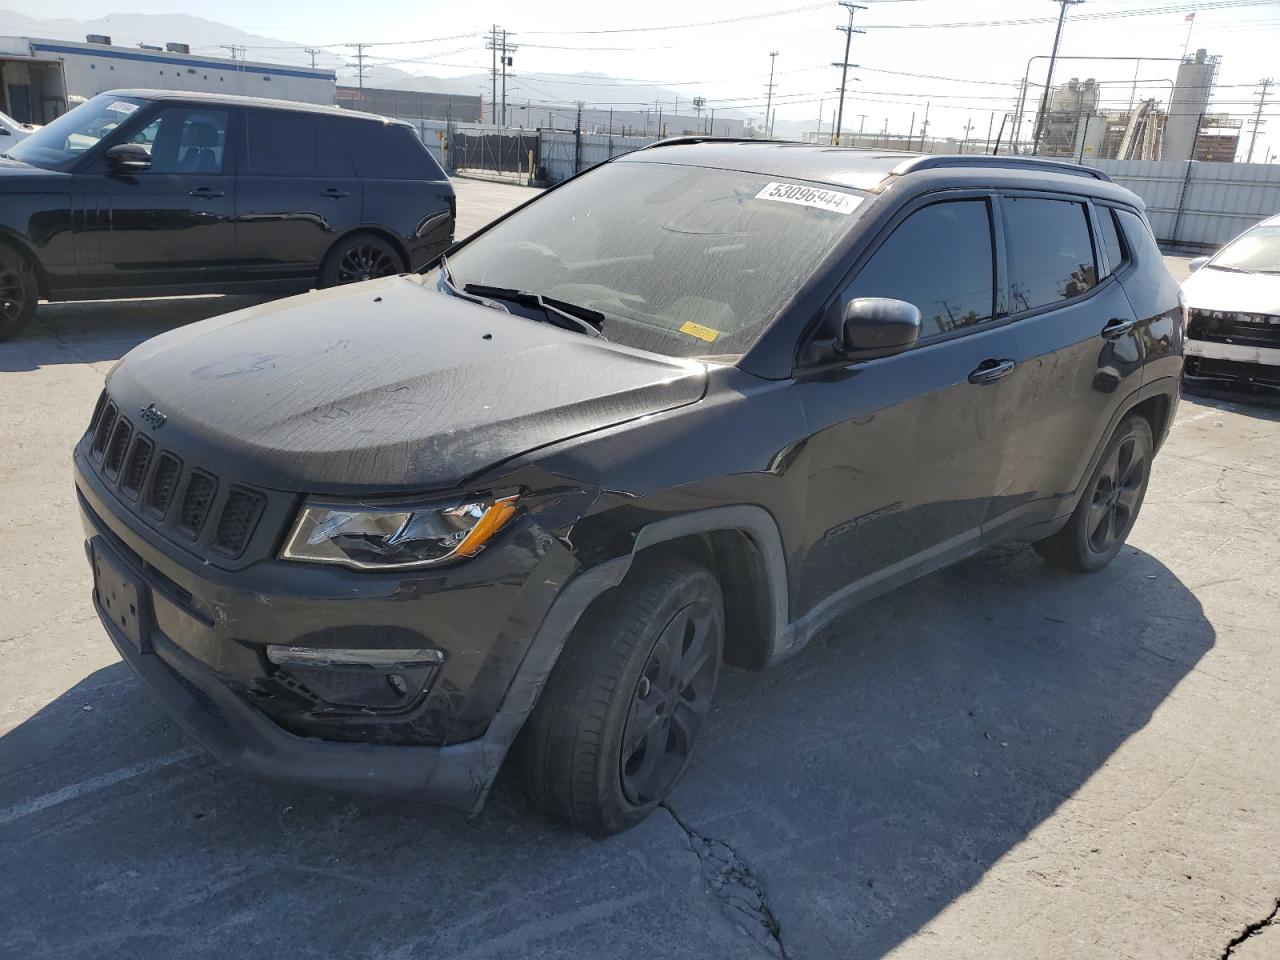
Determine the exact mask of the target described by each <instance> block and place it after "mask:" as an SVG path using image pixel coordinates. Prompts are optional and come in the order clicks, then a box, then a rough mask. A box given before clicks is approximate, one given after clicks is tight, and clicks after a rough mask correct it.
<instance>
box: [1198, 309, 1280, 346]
mask: <svg viewBox="0 0 1280 960" xmlns="http://www.w3.org/2000/svg"><path fill="white" fill-rule="evenodd" d="M1187 333H1188V335H1189V336H1190V337H1191V338H1192V339H1196V340H1214V341H1218V342H1222V341H1227V342H1230V343H1236V344H1240V345H1241V346H1254V347H1276V346H1280V315H1275V314H1266V313H1238V312H1234V311H1230V310H1198V309H1197V310H1192V311H1191V323H1190V325H1189V326H1188V328H1187Z"/></svg>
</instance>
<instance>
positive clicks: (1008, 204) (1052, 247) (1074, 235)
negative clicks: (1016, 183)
mask: <svg viewBox="0 0 1280 960" xmlns="http://www.w3.org/2000/svg"><path fill="white" fill-rule="evenodd" d="M1003 210H1004V222H1005V244H1006V247H1007V249H1008V251H1009V290H1010V311H1011V312H1012V313H1021V312H1022V311H1023V310H1034V309H1035V308H1036V307H1044V306H1048V305H1049V304H1052V303H1057V302H1059V301H1060V300H1070V299H1071V298H1072V297H1078V296H1079V295H1080V294H1082V293H1085V292H1086V291H1088V290H1090V289H1091V288H1093V287H1095V286H1097V283H1098V268H1097V266H1096V264H1095V263H1094V259H1093V244H1092V243H1091V242H1090V240H1089V219H1088V215H1087V214H1088V211H1087V210H1086V209H1085V206H1084V204H1082V203H1077V202H1075V201H1071V200H1041V199H1038V198H1032V197H1006V198H1005V200H1004V204H1003Z"/></svg>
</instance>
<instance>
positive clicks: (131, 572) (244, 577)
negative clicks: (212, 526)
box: [76, 469, 620, 811]
mask: <svg viewBox="0 0 1280 960" xmlns="http://www.w3.org/2000/svg"><path fill="white" fill-rule="evenodd" d="M76 480H77V491H78V494H79V501H80V506H81V514H82V519H83V524H84V530H85V542H86V543H85V545H86V552H87V553H88V555H89V560H90V562H91V564H92V565H93V568H94V606H95V608H96V610H97V613H98V615H99V618H100V619H101V620H102V623H103V625H104V627H105V628H106V630H107V632H108V634H109V635H110V637H111V640H112V642H113V643H114V644H115V646H116V648H117V649H118V650H119V651H120V654H121V656H122V657H123V658H124V659H125V660H126V661H127V662H128V663H129V665H130V666H131V667H132V668H133V669H134V671H135V672H136V673H137V674H138V676H139V677H140V678H141V679H142V680H143V681H144V682H145V683H146V685H147V686H148V687H150V688H151V689H152V690H153V691H154V692H155V694H156V695H157V696H158V697H159V699H160V701H161V702H162V704H163V705H164V706H165V708H166V709H167V710H168V712H169V713H170V714H172V715H173V717H174V719H175V720H177V722H178V723H179V724H180V725H181V726H182V727H183V728H184V729H185V730H186V731H187V732H188V733H189V734H191V735H192V736H193V737H195V739H196V740H198V741H199V742H200V743H201V744H202V745H204V746H205V747H206V748H207V749H208V750H209V751H210V752H211V753H213V754H214V756H216V757H217V758H218V759H219V760H220V761H222V762H223V763H226V764H228V765H231V766H234V767H237V768H239V769H242V770H244V771H246V772H248V773H251V774H254V775H257V776H260V777H264V778H267V779H271V780H277V781H283V782H287V783H292V784H299V785H304V786H309V787H316V788H321V789H331V790H341V791H353V792H361V793H368V794H376V795H383V796H397V797H404V798H411V799H415V800H423V801H427V802H430V803H434V804H440V805H444V806H451V807H456V808H461V809H464V810H469V811H476V810H478V809H479V808H480V806H481V805H482V804H483V802H484V799H485V796H486V795H487V793H488V790H489V787H490V785H491V784H492V781H493V778H494V777H495V776H496V774H497V771H498V769H499V767H500V766H501V764H502V761H503V758H504V757H505V755H506V753H507V750H508V748H509V747H510V745H511V743H512V742H513V741H514V739H515V736H516V734H517V733H518V732H519V730H520V728H521V726H522V725H523V723H524V720H525V718H526V717H527V716H528V713H529V712H530V710H531V709H532V707H533V704H534V702H535V701H536V698H537V695H538V693H539V692H540V690H541V688H542V685H543V683H544V682H545V679H546V677H547V675H549V673H550V670H551V668H552V667H553V666H554V663H555V659H556V657H557V656H558V655H559V651H560V649H561V647H562V646H563V641H564V638H565V637H566V636H567V635H568V632H569V630H570V629H571V628H572V625H573V623H574V622H575V621H576V619H577V616H578V615H580V613H581V611H582V610H583V609H585V607H586V605H587V603H589V602H590V600H591V599H592V598H593V597H594V595H595V592H596V591H595V590H594V589H592V590H583V589H581V586H580V584H579V581H591V579H592V578H591V577H578V578H577V579H576V580H572V581H571V578H572V577H573V575H574V574H575V572H576V570H577V563H576V561H575V560H574V559H573V557H572V556H571V555H570V554H569V551H568V549H567V548H566V547H565V546H564V545H563V544H562V543H561V542H560V541H559V540H557V539H556V538H555V537H552V536H550V535H548V534H546V533H545V531H543V530H542V529H541V528H540V527H538V526H537V525H536V524H533V523H532V522H531V521H528V520H526V521H525V523H524V525H523V526H522V527H513V529H512V530H511V531H509V533H508V535H507V536H506V538H505V543H504V546H503V547H502V548H495V549H493V550H490V551H485V553H483V554H481V555H480V556H479V557H477V558H476V559H475V560H473V561H469V562H468V563H466V564H464V565H462V566H460V567H458V568H455V569H454V570H451V571H436V572H434V573H432V574H430V575H425V574H424V575H419V576H416V577H405V576H403V575H401V576H396V577H377V576H374V577H370V576H367V575H362V574H359V573H355V572H351V571H342V570H338V569H322V568H318V567H315V566H313V565H307V564H296V563H291V562H287V561H270V562H264V563H261V564H258V565H256V567H250V568H247V569H244V570H238V571H227V570H220V569H217V568H215V567H213V566H212V565H209V564H203V565H202V564H199V563H193V562H192V561H191V560H189V559H187V558H185V557H183V556H182V554H181V551H180V550H179V549H176V548H174V547H172V545H170V544H167V543H166V542H164V541H163V540H160V539H158V538H156V537H155V536H154V535H148V531H146V530H145V528H143V527H142V524H141V522H140V521H138V520H137V519H136V518H134V517H132V516H131V515H130V514H129V513H127V512H119V513H118V512H115V511H113V510H112V509H111V493H110V491H108V490H104V489H102V487H101V485H100V483H99V482H98V480H97V477H96V476H95V474H94V473H92V472H89V471H85V470H83V469H77V477H76ZM193 567H195V568H196V569H192V568H193ZM618 576H619V577H620V574H619V575H618ZM566 585H568V587H569V589H566ZM608 585H609V584H608V583H604V584H603V585H602V586H600V588H599V589H604V588H605V586H608ZM388 636H395V637H403V638H405V640H402V641H401V642H397V643H395V644H388V643H387V642H386V638H387V637H388ZM273 645H284V646H287V647H288V648H290V649H294V650H297V649H303V648H307V647H311V648H317V649H323V648H326V647H357V648H358V647H385V646H388V645H394V646H410V645H415V646H421V647H429V648H431V649H432V650H434V651H437V652H438V656H439V665H438V669H435V670H434V671H433V672H432V674H431V676H430V677H429V679H428V680H427V681H426V686H425V688H424V690H423V692H422V696H421V697H420V698H419V699H418V700H417V701H415V702H414V704H413V705H412V706H411V708H408V709H406V710H404V711H400V712H398V713H397V712H391V713H387V712H385V711H384V712H379V711H376V710H374V711H371V710H359V709H351V708H350V707H347V708H346V709H345V710H344V709H336V710H335V709H333V708H332V705H331V704H325V703H323V702H317V701H318V700H319V698H316V697H314V696H312V698H311V699H310V700H307V699H305V698H303V697H302V696H300V695H299V691H297V690H291V689H289V688H288V687H289V685H288V684H287V683H286V684H282V683H281V676H280V674H281V672H282V671H280V670H279V669H277V668H276V667H274V666H273V664H272V663H271V661H270V658H269V656H268V655H267V651H268V648H269V647H271V646H273ZM303 692H305V691H303Z"/></svg>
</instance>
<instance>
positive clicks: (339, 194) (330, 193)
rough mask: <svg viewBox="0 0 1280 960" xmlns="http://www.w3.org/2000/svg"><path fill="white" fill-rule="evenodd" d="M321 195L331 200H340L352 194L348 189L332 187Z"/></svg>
mask: <svg viewBox="0 0 1280 960" xmlns="http://www.w3.org/2000/svg"><path fill="white" fill-rule="evenodd" d="M320 196H322V197H328V198H329V199H330V200H340V199H341V198H343V197H349V196H351V193H350V192H349V191H347V190H339V189H338V188H337V187H330V188H329V189H328V190H324V191H322V192H321V194H320Z"/></svg>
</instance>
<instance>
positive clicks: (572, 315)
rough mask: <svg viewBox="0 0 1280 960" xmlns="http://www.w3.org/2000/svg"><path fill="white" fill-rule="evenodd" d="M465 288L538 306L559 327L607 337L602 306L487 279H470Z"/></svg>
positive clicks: (593, 335)
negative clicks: (496, 284) (486, 281)
mask: <svg viewBox="0 0 1280 960" xmlns="http://www.w3.org/2000/svg"><path fill="white" fill-rule="evenodd" d="M462 290H463V292H464V293H469V294H472V295H473V296H477V297H487V298H496V299H498V300H510V301H511V302H512V303H518V304H521V305H523V306H526V307H537V308H538V309H539V310H541V311H542V312H543V313H544V314H545V315H546V317H547V319H548V320H549V321H550V322H551V323H553V324H555V325H556V326H557V327H562V328H563V329H565V330H576V331H577V332H578V333H585V334H586V335H587V336H589V337H598V338H600V339H601V340H603V339H605V337H604V335H603V334H602V333H601V332H600V328H601V327H602V326H603V325H604V320H605V316H604V314H603V313H601V312H600V311H599V310H592V309H591V308H590V307H583V306H580V305H578V304H576V303H569V302H568V301H566V300H557V299H556V298H555V297H544V296H542V294H540V293H530V292H529V291H528V290H517V289H515V288H514V287H491V286H489V285H488V284H484V283H468V284H466V285H465V286H464V287H463V288H462Z"/></svg>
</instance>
